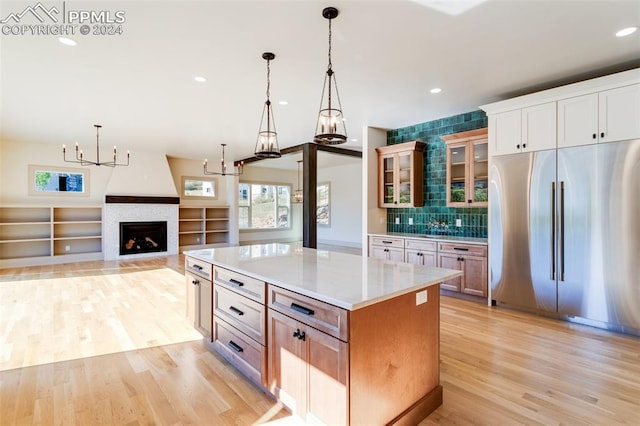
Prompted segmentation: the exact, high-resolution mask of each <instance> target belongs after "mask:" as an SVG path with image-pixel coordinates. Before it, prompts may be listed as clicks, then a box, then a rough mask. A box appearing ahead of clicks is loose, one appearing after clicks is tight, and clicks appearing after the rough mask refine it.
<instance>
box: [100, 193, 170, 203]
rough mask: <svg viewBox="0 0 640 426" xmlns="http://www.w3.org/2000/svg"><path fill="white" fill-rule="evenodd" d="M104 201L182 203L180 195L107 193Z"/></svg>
mask: <svg viewBox="0 0 640 426" xmlns="http://www.w3.org/2000/svg"><path fill="white" fill-rule="evenodd" d="M104 202H105V203H106V204H116V203H118V204H180V197H156V196H145V195H106V196H105V200H104Z"/></svg>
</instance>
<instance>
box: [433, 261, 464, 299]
mask: <svg viewBox="0 0 640 426" xmlns="http://www.w3.org/2000/svg"><path fill="white" fill-rule="evenodd" d="M438 258H439V264H440V265H439V266H440V267H441V268H447V269H456V270H458V271H461V270H462V268H461V265H460V260H459V259H460V256H459V255H456V254H449V253H442V254H439V255H438ZM463 278H464V271H463V275H462V276H461V277H456V278H452V279H450V280H448V281H443V282H442V284H440V288H443V289H445V290H451V291H457V292H460V290H461V287H462V285H461V284H462V280H463Z"/></svg>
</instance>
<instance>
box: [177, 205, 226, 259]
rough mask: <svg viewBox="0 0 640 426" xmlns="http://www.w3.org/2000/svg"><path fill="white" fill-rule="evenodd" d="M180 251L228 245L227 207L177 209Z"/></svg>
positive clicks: (184, 207) (183, 207) (185, 207)
mask: <svg viewBox="0 0 640 426" xmlns="http://www.w3.org/2000/svg"><path fill="white" fill-rule="evenodd" d="M178 241H179V242H178V245H179V246H180V250H181V251H182V250H187V249H194V248H202V247H207V246H213V245H225V244H228V243H229V206H219V207H187V206H182V207H180V208H179V214H178Z"/></svg>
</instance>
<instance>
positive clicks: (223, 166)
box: [203, 143, 244, 176]
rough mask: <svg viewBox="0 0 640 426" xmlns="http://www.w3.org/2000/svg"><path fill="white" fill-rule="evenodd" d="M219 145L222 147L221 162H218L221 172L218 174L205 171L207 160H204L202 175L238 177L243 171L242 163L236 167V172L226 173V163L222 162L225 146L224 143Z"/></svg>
mask: <svg viewBox="0 0 640 426" xmlns="http://www.w3.org/2000/svg"><path fill="white" fill-rule="evenodd" d="M220 145H222V161H221V162H220V163H221V164H220V165H221V170H222V171H220V172H212V171H209V170H208V169H207V160H206V159H205V160H204V164H203V166H204V174H205V175H219V176H240V175H241V174H242V171H243V169H244V161H241V162H240V164H239V165H238V171H237V172H234V173H227V163H225V162H224V147H225V146H227V144H226V143H221V144H220Z"/></svg>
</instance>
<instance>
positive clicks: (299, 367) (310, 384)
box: [268, 309, 349, 425]
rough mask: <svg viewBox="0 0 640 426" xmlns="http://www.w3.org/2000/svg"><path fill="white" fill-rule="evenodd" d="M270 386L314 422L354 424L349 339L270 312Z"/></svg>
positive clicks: (293, 407) (293, 409)
mask: <svg viewBox="0 0 640 426" xmlns="http://www.w3.org/2000/svg"><path fill="white" fill-rule="evenodd" d="M269 341H270V343H269V369H268V371H269V372H268V374H269V381H268V382H269V390H270V391H271V393H273V394H274V395H275V396H276V398H278V399H279V400H281V401H282V402H283V403H284V404H285V405H286V406H287V407H289V409H291V411H292V412H293V413H295V414H297V415H299V416H300V417H302V418H303V419H305V420H306V421H308V422H312V423H317V422H321V423H324V424H330V425H334V424H335V425H344V424H347V423H348V417H347V403H348V362H349V351H348V343H345V342H343V341H341V340H339V339H337V338H335V337H332V336H329V335H328V334H325V333H323V332H321V331H318V330H316V329H314V328H312V327H309V326H307V325H306V324H304V323H301V322H299V321H296V320H295V319H293V318H290V317H288V316H286V315H283V314H281V313H279V312H277V311H275V310H273V309H270V310H269Z"/></svg>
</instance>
